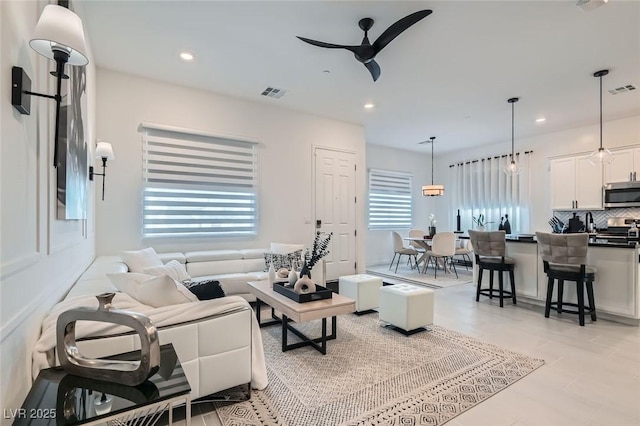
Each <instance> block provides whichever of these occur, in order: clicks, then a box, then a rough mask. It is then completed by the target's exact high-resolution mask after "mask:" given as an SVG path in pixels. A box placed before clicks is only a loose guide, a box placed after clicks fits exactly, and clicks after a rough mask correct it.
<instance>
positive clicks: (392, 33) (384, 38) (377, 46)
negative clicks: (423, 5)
mask: <svg viewBox="0 0 640 426" xmlns="http://www.w3.org/2000/svg"><path fill="white" fill-rule="evenodd" d="M432 12H433V11H432V10H429V9H426V10H419V11H417V12H414V13H412V14H411V15H407V16H405V17H404V18H402V19H400V20H399V21H397V22H396V23H395V24H393V25H391V26H390V27H389V28H387V29H386V30H385V31H384V32H383V33H382V34H380V37H378V38H377V40H376V41H374V42H373V48H374V50H375V52H376V53H378V52H380V51H381V50H382V49H384V47H385V46H386V45H387V44H389V43H391V42H392V41H393V39H394V38H396V37H398V36H399V35H400V34H402V32H403V31H404V30H406V29H407V28H409V27H410V26H412V25H413V24H415V23H416V22H418V21H420V20H421V19H423V18H426V17H427V16H429V15H431V13H432Z"/></svg>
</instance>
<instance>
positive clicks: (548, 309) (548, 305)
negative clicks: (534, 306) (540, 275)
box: [544, 277, 554, 318]
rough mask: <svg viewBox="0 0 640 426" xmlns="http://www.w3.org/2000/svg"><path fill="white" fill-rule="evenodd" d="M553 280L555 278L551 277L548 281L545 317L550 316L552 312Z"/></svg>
mask: <svg viewBox="0 0 640 426" xmlns="http://www.w3.org/2000/svg"><path fill="white" fill-rule="evenodd" d="M553 281H554V279H553V278H551V277H549V281H548V282H547V303H546V304H545V305H544V317H545V318H549V313H550V312H551V297H552V296H553Z"/></svg>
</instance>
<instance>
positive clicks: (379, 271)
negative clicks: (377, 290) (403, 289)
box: [366, 265, 473, 288]
mask: <svg viewBox="0 0 640 426" xmlns="http://www.w3.org/2000/svg"><path fill="white" fill-rule="evenodd" d="M457 268H458V278H456V274H454V273H453V272H451V273H446V274H445V273H444V272H443V271H442V270H438V274H437V276H436V277H435V278H434V276H433V268H432V267H429V268H428V269H427V273H426V274H423V273H422V272H419V271H418V270H417V269H411V267H409V265H399V266H398V272H395V266H394V267H393V268H391V269H389V265H374V266H367V269H366V273H367V274H371V275H376V276H379V277H382V278H384V280H385V281H386V282H389V283H390V284H400V283H409V284H418V285H422V286H425V287H429V288H446V287H452V286H455V285H461V284H468V283H470V282H471V281H472V280H473V275H472V271H471V269H469V270H466V269H465V267H464V266H458V267H457ZM394 281H395V282H394Z"/></svg>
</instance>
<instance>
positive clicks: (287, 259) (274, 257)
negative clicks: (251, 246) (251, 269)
mask: <svg viewBox="0 0 640 426" xmlns="http://www.w3.org/2000/svg"><path fill="white" fill-rule="evenodd" d="M300 256H302V250H297V251H294V252H291V253H288V254H276V253H265V254H264V265H265V267H264V271H265V272H266V271H268V270H269V266H270V265H271V263H273V268H274V269H275V270H276V271H277V270H278V269H280V268H287V269H291V267H292V266H297V265H298V264H299V263H300Z"/></svg>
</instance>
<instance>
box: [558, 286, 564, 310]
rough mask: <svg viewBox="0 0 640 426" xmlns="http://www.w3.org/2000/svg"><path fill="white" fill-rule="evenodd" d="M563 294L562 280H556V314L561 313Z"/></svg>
mask: <svg viewBox="0 0 640 426" xmlns="http://www.w3.org/2000/svg"><path fill="white" fill-rule="evenodd" d="M563 293H564V280H558V306H557V308H558V313H559V314H561V313H562V295H563Z"/></svg>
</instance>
